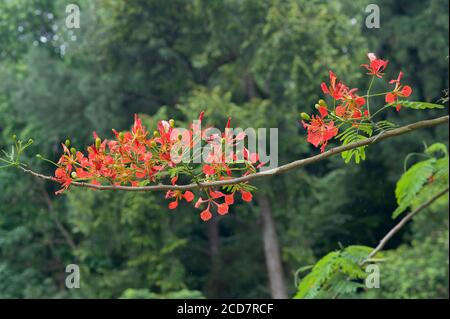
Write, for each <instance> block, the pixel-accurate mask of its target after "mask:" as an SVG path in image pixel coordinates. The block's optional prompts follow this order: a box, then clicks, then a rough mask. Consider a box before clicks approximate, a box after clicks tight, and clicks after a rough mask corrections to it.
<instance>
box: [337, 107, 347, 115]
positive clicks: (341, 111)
mask: <svg viewBox="0 0 450 319" xmlns="http://www.w3.org/2000/svg"><path fill="white" fill-rule="evenodd" d="M344 114H345V107H343V106H342V105H339V106H337V107H336V115H337V116H343V115H344Z"/></svg>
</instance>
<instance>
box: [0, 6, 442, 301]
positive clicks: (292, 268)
mask: <svg viewBox="0 0 450 319" xmlns="http://www.w3.org/2000/svg"><path fill="white" fill-rule="evenodd" d="M70 3H72V1H64V0H40V1H38V0H3V1H1V2H0V148H8V147H10V145H11V136H12V134H17V135H18V136H20V137H21V138H23V139H25V140H27V139H28V138H30V137H32V138H33V139H34V140H35V144H34V145H33V146H32V148H31V149H30V150H29V152H28V154H27V155H26V157H25V158H24V161H25V162H26V163H27V164H29V165H30V166H31V167H33V168H34V169H35V170H38V171H41V172H44V173H48V174H52V172H53V169H54V168H53V167H52V166H51V165H50V164H48V163H46V162H42V161H38V160H37V159H36V158H35V156H34V155H35V154H36V153H40V154H43V155H44V156H46V157H47V158H52V159H56V158H58V157H59V155H60V147H59V143H61V142H62V141H64V140H65V139H66V138H68V137H69V138H71V140H72V144H74V145H75V146H76V147H77V148H82V147H83V145H87V144H88V143H92V135H91V133H92V131H93V130H96V131H97V132H98V133H99V135H100V136H103V137H110V136H111V134H112V133H111V128H115V129H117V130H123V129H128V128H129V127H130V125H131V124H132V117H133V114H134V113H139V114H142V116H143V118H144V122H145V124H146V125H147V127H149V128H152V127H154V125H155V123H156V121H157V120H158V119H162V118H175V119H177V122H178V123H181V122H186V123H187V122H189V121H190V120H191V119H192V118H194V117H197V116H198V114H199V112H200V111H201V110H205V111H206V116H205V118H206V119H207V120H208V121H210V123H211V124H214V125H221V124H222V123H223V124H225V121H226V118H227V117H228V116H229V115H231V116H232V117H233V123H234V125H235V126H241V127H249V126H251V127H278V128H279V162H280V163H281V164H282V163H287V162H290V161H292V160H295V159H299V158H303V157H307V156H311V155H313V154H316V153H317V152H318V150H317V149H314V148H312V147H311V145H310V144H308V143H307V142H306V138H305V132H304V130H303V129H302V128H301V125H300V124H299V115H298V114H299V112H307V113H311V111H313V110H314V103H316V101H317V100H318V99H319V98H320V97H321V94H322V93H321V91H320V83H321V82H322V81H325V80H327V77H328V70H329V69H332V70H333V71H334V72H335V73H337V74H338V76H339V77H340V78H342V79H344V80H345V82H346V83H352V86H355V87H366V86H367V81H368V78H367V77H365V76H364V70H363V69H362V68H361V67H360V64H362V63H365V62H366V61H367V57H366V55H367V53H368V52H376V53H377V55H378V56H380V57H382V58H384V59H388V60H389V61H390V65H389V68H388V72H387V75H386V76H387V78H388V79H391V78H395V77H396V75H397V74H398V72H399V70H402V71H403V72H404V73H405V77H404V82H405V83H408V84H410V85H411V86H412V87H413V89H414V94H413V100H421V101H429V102H437V101H438V100H439V99H440V98H442V97H443V96H445V90H446V89H447V88H448V86H449V85H448V76H449V74H448V71H449V68H448V54H449V52H448V51H449V43H448V33H449V27H448V25H449V2H448V1H447V0H430V1H423V0H399V1H385V0H380V1H368V0H342V1H316V0H285V1H282V0H221V1H215V0H170V1H167V0H146V1H144V0H133V1H126V0H114V1H113V0H96V1H90V0H80V1H76V2H75V1H74V2H73V3H76V4H77V5H78V6H79V7H80V10H81V16H80V17H81V23H80V28H79V29H68V28H66V26H65V19H66V15H67V14H66V12H65V8H66V6H67V5H68V4H70ZM369 3H374V4H377V5H378V6H379V8H380V15H381V27H380V28H379V29H368V28H367V27H366V26H365V24H364V21H365V19H366V16H367V15H368V13H366V12H365V8H366V6H367V5H368V4H369ZM380 83H381V82H380ZM376 89H378V90H384V89H385V88H383V87H382V85H381V84H380V85H379V86H378V87H377V88H376ZM444 114H448V111H447V110H444V111H443V110H438V111H434V110H429V111H415V110H407V109H404V110H402V111H401V112H400V113H396V112H395V111H393V112H389V113H388V114H387V115H386V118H387V119H389V120H392V121H394V122H396V123H399V124H406V123H410V122H414V121H417V120H420V119H425V118H431V117H437V116H441V115H444ZM447 130H448V127H447V126H443V127H439V128H435V129H428V130H421V131H419V132H415V133H413V134H407V135H403V136H401V137H399V138H395V139H389V140H386V141H384V142H383V143H380V144H378V145H374V146H371V147H370V148H369V149H368V159H367V160H366V161H364V162H363V163H361V164H360V165H356V164H344V163H343V161H342V159H341V158H339V157H335V158H332V159H330V160H327V161H322V162H320V163H318V164H317V165H313V166H310V167H307V168H305V169H299V170H295V171H291V172H290V173H289V174H284V175H280V176H277V177H273V178H269V179H265V180H259V181H258V182H257V183H256V184H255V185H256V186H257V187H258V188H259V190H258V191H257V196H256V198H255V200H254V201H253V203H252V204H250V205H249V204H240V205H235V206H234V207H233V208H232V211H231V212H230V214H229V215H227V216H225V217H223V218H215V219H214V220H213V221H212V222H209V223H204V222H202V221H201V220H200V218H199V216H198V211H197V210H195V209H193V208H191V207H190V206H188V205H186V206H181V207H180V208H179V209H178V210H177V211H175V212H174V211H169V210H168V208H167V202H166V201H165V200H164V199H163V195H164V194H163V193H145V194H134V193H119V192H94V191H89V190H81V189H72V190H71V191H69V192H66V193H65V194H64V195H60V196H55V195H54V192H55V191H56V190H57V189H58V185H54V184H51V183H44V182H42V181H40V180H36V179H34V178H32V177H30V176H26V175H25V174H23V173H20V172H18V171H16V170H5V169H3V170H0V297H1V298H119V297H122V298H136V297H139V298H173V297H183V298H202V297H205V298H270V297H272V296H277V295H278V296H280V294H281V296H286V297H292V296H293V295H294V293H295V291H296V287H295V273H296V270H297V269H299V268H300V267H302V266H305V265H310V264H313V263H314V262H315V261H316V260H317V259H318V258H320V257H321V256H323V255H324V254H326V253H327V252H329V251H331V250H334V249H338V248H339V247H340V246H341V245H343V246H346V245H349V244H363V245H368V246H375V245H376V244H377V242H378V240H379V239H380V238H381V237H382V236H383V235H384V234H385V233H386V232H387V230H389V229H390V227H392V226H393V225H394V223H395V222H394V221H393V220H392V219H391V212H392V211H393V210H394V209H395V207H396V201H395V197H394V187H395V182H396V181H397V179H398V178H399V176H400V175H401V174H402V172H403V162H404V158H405V157H406V155H407V154H409V153H411V152H420V151H422V150H423V148H424V143H427V144H428V145H429V144H430V143H432V142H442V143H446V144H448V131H447ZM447 207H448V206H447ZM447 207H441V206H440V208H434V209H430V210H428V211H427V212H425V213H423V214H421V215H419V216H417V218H415V219H414V221H413V222H412V223H411V224H409V225H408V226H407V227H405V229H404V230H403V231H402V232H401V234H399V235H397V236H396V237H395V238H394V239H393V240H392V241H391V242H390V243H389V245H388V247H387V248H388V249H389V252H388V256H389V260H390V261H389V263H386V265H385V266H383V267H382V277H381V288H380V289H372V290H367V291H359V292H358V293H357V294H355V295H353V296H350V297H355V298H442V297H448V281H449V278H448V257H449V256H448V239H449V238H448V236H449V228H448V226H449V225H448V211H447ZM272 228H273V229H275V230H276V234H275V236H271V232H270V229H272ZM265 247H266V249H265ZM277 251H278V252H279V253H280V254H279V255H280V259H281V263H282V267H281V268H280V267H275V268H273V267H272V268H268V267H267V261H268V260H270V259H272V258H276V254H277ZM71 263H75V264H78V265H79V266H80V268H81V288H80V289H67V288H66V287H65V277H66V275H67V274H66V273H65V272H64V270H65V267H66V265H67V264H71ZM270 280H277V281H278V283H281V285H278V286H277V287H271V285H270V284H269V282H270Z"/></svg>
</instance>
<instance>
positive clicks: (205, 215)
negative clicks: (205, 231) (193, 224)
mask: <svg viewBox="0 0 450 319" xmlns="http://www.w3.org/2000/svg"><path fill="white" fill-rule="evenodd" d="M200 218H201V219H202V220H203V221H204V222H206V221H208V220H210V219H211V218H212V214H211V212H210V211H209V207H208V208H207V209H205V210H204V211H202V212H201V213H200Z"/></svg>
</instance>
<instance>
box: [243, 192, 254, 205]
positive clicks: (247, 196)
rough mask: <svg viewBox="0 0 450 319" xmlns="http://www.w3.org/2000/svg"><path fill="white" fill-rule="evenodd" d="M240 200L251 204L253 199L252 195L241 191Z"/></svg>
mask: <svg viewBox="0 0 450 319" xmlns="http://www.w3.org/2000/svg"><path fill="white" fill-rule="evenodd" d="M241 196H242V200H243V201H245V202H251V201H252V199H253V195H252V193H250V192H247V191H243V190H241Z"/></svg>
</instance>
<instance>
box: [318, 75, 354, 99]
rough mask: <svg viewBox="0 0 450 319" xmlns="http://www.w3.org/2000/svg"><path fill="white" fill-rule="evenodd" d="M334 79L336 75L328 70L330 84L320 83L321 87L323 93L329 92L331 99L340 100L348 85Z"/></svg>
mask: <svg viewBox="0 0 450 319" xmlns="http://www.w3.org/2000/svg"><path fill="white" fill-rule="evenodd" d="M336 81H337V77H336V75H335V74H334V73H333V71H331V70H330V86H327V85H326V83H322V85H321V87H322V91H323V93H324V94H329V95H330V96H331V97H333V99H335V100H340V99H342V97H343V96H344V93H345V92H346V91H347V90H348V87H347V86H345V85H344V84H343V83H342V82H336Z"/></svg>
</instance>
